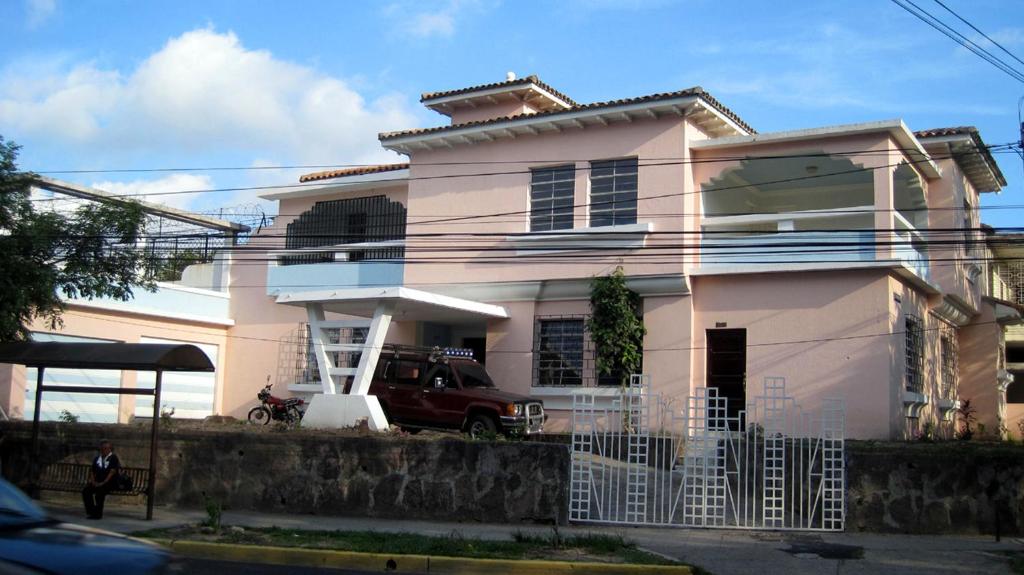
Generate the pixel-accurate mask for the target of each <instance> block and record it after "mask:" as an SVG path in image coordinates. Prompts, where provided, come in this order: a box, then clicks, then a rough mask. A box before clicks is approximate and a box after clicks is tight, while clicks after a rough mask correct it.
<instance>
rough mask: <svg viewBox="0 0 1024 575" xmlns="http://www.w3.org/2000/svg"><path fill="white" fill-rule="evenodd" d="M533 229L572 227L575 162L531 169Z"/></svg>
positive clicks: (565, 228)
mask: <svg viewBox="0 0 1024 575" xmlns="http://www.w3.org/2000/svg"><path fill="white" fill-rule="evenodd" d="M531 174H532V175H531V177H530V231H531V232H549V231H552V230H571V229H572V224H573V218H572V210H573V195H574V194H575V191H576V180H575V178H576V168H575V166H573V165H572V164H568V165H565V166H555V167H551V168H538V169H534V170H531Z"/></svg>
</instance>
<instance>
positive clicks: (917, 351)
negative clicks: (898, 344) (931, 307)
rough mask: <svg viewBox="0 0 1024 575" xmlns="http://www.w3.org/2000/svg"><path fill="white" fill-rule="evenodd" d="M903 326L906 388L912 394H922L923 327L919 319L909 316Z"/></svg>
mask: <svg viewBox="0 0 1024 575" xmlns="http://www.w3.org/2000/svg"><path fill="white" fill-rule="evenodd" d="M903 325H904V353H905V355H906V364H907V365H906V388H907V391H910V392H913V393H924V325H923V324H922V322H921V318H919V317H917V316H914V315H909V314H908V315H907V316H906V317H905V318H904V322H903Z"/></svg>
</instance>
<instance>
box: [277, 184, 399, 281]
mask: <svg viewBox="0 0 1024 575" xmlns="http://www.w3.org/2000/svg"><path fill="white" fill-rule="evenodd" d="M405 221H406V209H405V206H403V205H402V204H401V203H399V202H395V201H392V200H390V199H389V198H388V197H387V196H370V197H366V198H351V199H346V200H330V201H324V202H317V203H316V204H314V205H313V207H312V208H311V209H309V210H308V211H306V212H304V213H303V214H302V215H301V216H299V217H298V218H296V219H295V221H293V222H291V223H290V224H288V228H287V234H286V236H285V248H287V249H299V248H316V247H321V246H335V245H340V244H352V243H363V242H383V241H388V240H401V239H405ZM404 256H405V248H403V247H400V246H389V247H385V248H374V249H367V250H361V251H354V252H350V253H349V256H348V259H349V261H359V260H385V259H400V258H402V257H404ZM331 261H334V252H333V251H323V252H312V253H307V254H301V255H292V256H288V257H286V258H283V259H282V260H281V263H282V264H283V265H297V264H314V263H323V262H331Z"/></svg>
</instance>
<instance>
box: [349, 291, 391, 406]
mask: <svg viewBox="0 0 1024 575" xmlns="http://www.w3.org/2000/svg"><path fill="white" fill-rule="evenodd" d="M393 313H394V304H393V303H391V302H386V301H382V302H380V303H378V304H377V309H375V310H374V312H373V320H372V321H371V322H370V330H369V333H367V334H366V344H365V348H364V349H365V351H363V353H362V355H361V356H360V357H359V368H358V369H357V370H356V376H355V379H354V381H353V382H352V391H351V394H352V395H366V394H368V393H369V392H370V383H372V381H373V372H374V371H376V370H377V359H378V358H380V351H381V348H382V347H384V339H385V338H386V337H387V335H388V327H390V326H391V316H392V314H393Z"/></svg>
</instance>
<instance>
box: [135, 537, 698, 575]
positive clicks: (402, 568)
mask: <svg viewBox="0 0 1024 575" xmlns="http://www.w3.org/2000/svg"><path fill="white" fill-rule="evenodd" d="M151 541H153V542H155V543H159V544H161V545H163V546H165V547H168V548H170V549H171V550H173V551H175V552H177V553H179V554H181V555H184V556H186V557H195V558H199V559H215V560H221V561H242V562H247V563H265V564H271V565H302V566H305V567H329V568H333V569H358V570H364V571H387V572H391V573H455V574H466V575H470V574H477V573H487V574H494V575H505V574H508V575H559V574H563V573H571V574H579V573H597V574H600V575H620V574H621V575H638V574H640V573H643V574H647V573H651V574H664V575H692V573H693V571H692V570H691V569H690V567H688V566H684V565H635V564H630V565H625V564H609V563H583V562H575V563H573V562H568V561H538V560H511V559H470V558H467V557H434V556H428V555H400V554H394V555H389V554H386V553H356V552H353V551H328V550H322V549H302V548H298V547H264V546H260V547H257V546H254V545H232V544H227V543H205V542H201V541H181V540H171V539H151Z"/></svg>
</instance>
